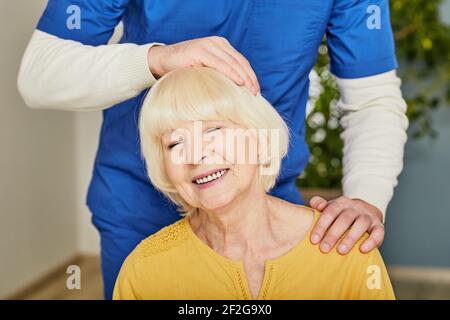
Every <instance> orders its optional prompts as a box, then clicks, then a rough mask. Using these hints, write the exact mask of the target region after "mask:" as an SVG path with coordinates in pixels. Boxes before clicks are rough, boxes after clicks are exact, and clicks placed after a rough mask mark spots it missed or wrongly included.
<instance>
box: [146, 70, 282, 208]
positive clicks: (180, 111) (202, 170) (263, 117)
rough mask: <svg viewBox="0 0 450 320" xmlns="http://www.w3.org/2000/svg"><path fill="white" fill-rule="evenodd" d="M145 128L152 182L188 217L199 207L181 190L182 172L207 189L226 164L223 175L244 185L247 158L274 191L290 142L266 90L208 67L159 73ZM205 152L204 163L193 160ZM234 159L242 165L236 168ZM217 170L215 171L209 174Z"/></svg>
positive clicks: (152, 93) (151, 92)
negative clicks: (263, 93)
mask: <svg viewBox="0 0 450 320" xmlns="http://www.w3.org/2000/svg"><path fill="white" fill-rule="evenodd" d="M139 130H140V136H141V149H142V155H143V157H144V160H145V163H146V167H147V172H148V175H149V177H150V180H151V182H152V184H153V185H154V186H155V187H157V188H158V189H159V190H161V191H162V192H163V193H164V194H165V195H166V196H167V197H168V198H169V199H171V200H172V201H173V202H174V203H176V204H178V205H179V207H180V211H181V212H182V214H183V215H187V216H189V215H190V214H192V213H193V212H194V211H196V210H197V207H196V206H194V205H193V204H192V203H189V201H186V200H187V199H186V198H184V197H182V196H181V194H180V190H178V189H177V188H176V186H175V184H174V179H175V180H176V179H177V178H178V176H176V174H177V173H179V174H180V175H181V179H185V180H186V182H188V186H189V187H190V188H192V189H193V185H192V183H191V182H193V180H196V179H201V181H199V182H200V183H196V184H197V185H198V188H200V189H205V188H207V187H212V186H213V185H217V184H218V182H220V181H214V182H213V181H211V182H209V183H205V182H207V181H205V180H213V179H216V178H218V177H217V174H218V173H219V174H221V173H220V171H222V170H226V171H225V172H224V176H223V178H222V180H224V179H225V178H226V176H233V177H234V178H235V181H234V183H239V181H242V179H241V180H239V179H238V176H237V174H238V170H239V169H240V170H241V173H242V172H243V170H242V169H243V168H244V167H245V164H247V165H250V164H257V165H258V166H260V168H259V169H260V172H261V173H262V174H261V175H258V177H260V179H261V183H262V185H263V186H264V190H265V191H266V192H268V191H270V189H271V188H272V187H273V186H274V185H275V181H276V178H277V176H278V173H279V168H280V163H281V159H282V158H283V157H284V156H285V155H286V154H287V150H288V141H289V129H288V127H287V126H286V124H285V122H284V121H283V119H282V118H281V117H280V115H279V114H278V113H277V111H276V110H275V109H274V108H273V107H272V105H271V104H270V103H269V102H268V101H267V100H266V99H265V98H264V97H263V96H261V95H260V94H258V95H257V96H256V97H255V96H253V95H252V94H251V93H250V91H248V89H246V88H245V87H239V86H237V85H236V84H235V83H234V82H232V81H231V80H230V79H229V78H227V77H225V76H223V75H222V74H220V73H219V72H217V71H215V70H213V69H211V68H207V67H191V68H184V69H180V70H175V71H172V72H170V73H168V74H166V75H165V76H164V77H163V78H161V79H160V80H159V81H158V82H157V83H156V84H155V85H154V86H153V87H152V89H151V90H150V92H149V93H148V95H147V97H146V98H145V100H144V102H143V105H142V109H141V114H140V120H139ZM203 146H204V147H203ZM249 149H251V150H249ZM208 152H209V153H210V154H209V155H207V154H206V153H208ZM202 157H203V160H202V163H203V165H197V166H195V165H193V164H195V163H197V164H198V163H199V161H200V158H202ZM169 159H170V160H171V161H168V160H169ZM233 163H234V164H240V165H241V166H234V167H231V164H233ZM170 164H179V165H178V166H175V165H173V166H172V165H170ZM188 165H190V166H188ZM242 165H244V166H242ZM267 168H270V169H272V170H267ZM177 169H178V171H177ZM187 171H188V172H187ZM213 173H215V174H216V176H214V175H211V176H209V175H210V174H213ZM230 173H231V174H230ZM169 175H172V177H169ZM174 175H175V176H174ZM202 182H203V183H202ZM193 183H195V182H193Z"/></svg>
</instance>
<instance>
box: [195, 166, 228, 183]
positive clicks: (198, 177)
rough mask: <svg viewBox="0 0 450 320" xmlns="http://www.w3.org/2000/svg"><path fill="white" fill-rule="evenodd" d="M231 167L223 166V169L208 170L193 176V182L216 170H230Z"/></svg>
mask: <svg viewBox="0 0 450 320" xmlns="http://www.w3.org/2000/svg"><path fill="white" fill-rule="evenodd" d="M228 169H230V168H222V169H214V170H210V171H208V172H205V173H203V174H201V175H198V176H195V177H194V178H192V182H195V180H198V179H201V178H205V177H207V176H209V175H210V174H212V173H214V172H220V171H222V170H228Z"/></svg>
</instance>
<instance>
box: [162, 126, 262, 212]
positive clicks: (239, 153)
mask: <svg viewBox="0 0 450 320" xmlns="http://www.w3.org/2000/svg"><path fill="white" fill-rule="evenodd" d="M254 132H255V131H253V132H252V131H251V130H247V129H246V128H244V127H242V126H239V125H236V124H234V123H232V122H230V121H192V122H189V123H185V124H184V125H183V126H182V127H181V128H177V129H176V130H174V131H172V132H170V133H167V134H165V135H164V136H163V138H162V144H163V148H164V160H165V170H166V174H167V175H168V178H169V179H170V181H171V182H172V184H173V185H174V186H175V188H176V189H177V191H178V193H179V194H180V196H181V197H182V198H183V199H184V200H185V201H186V202H188V203H189V204H190V205H192V206H194V207H198V208H202V209H205V210H214V209H218V208H220V207H223V206H226V205H227V204H229V203H231V202H232V201H233V200H234V199H236V198H237V196H238V195H239V194H240V193H242V192H244V191H246V190H249V189H251V188H262V186H260V185H259V179H258V180H255V178H257V175H258V157H257V150H258V148H257V138H256V136H257V135H255V133H254Z"/></svg>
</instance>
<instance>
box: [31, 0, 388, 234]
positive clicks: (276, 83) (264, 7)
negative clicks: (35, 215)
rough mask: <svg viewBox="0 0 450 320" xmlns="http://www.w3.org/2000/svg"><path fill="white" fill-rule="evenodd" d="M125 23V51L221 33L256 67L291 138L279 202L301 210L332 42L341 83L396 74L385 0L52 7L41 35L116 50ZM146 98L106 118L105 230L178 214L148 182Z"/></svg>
mask: <svg viewBox="0 0 450 320" xmlns="http://www.w3.org/2000/svg"><path fill="white" fill-rule="evenodd" d="M71 6H72V7H71ZM73 6H77V7H76V8H79V13H80V16H81V21H80V25H79V27H80V28H79V29H76V28H75V29H70V28H68V27H67V20H68V18H69V19H70V17H71V15H72V14H73V13H74V12H75V11H73V8H74V7H73ZM121 20H123V24H124V35H123V37H122V39H121V41H120V42H121V43H136V44H145V43H149V42H162V43H166V44H168V45H170V44H173V43H177V42H180V41H184V40H189V39H194V38H200V37H207V36H212V35H218V36H223V37H225V38H227V39H228V41H229V42H230V43H231V45H232V46H233V47H234V48H236V50H238V51H239V52H241V53H242V54H243V55H244V56H245V57H246V58H247V59H248V60H249V62H250V64H251V66H252V67H253V69H254V71H255V73H256V75H257V78H258V80H259V83H260V85H261V93H262V95H263V96H264V97H265V98H266V99H267V100H268V101H269V102H270V103H271V104H272V105H273V106H274V107H275V108H276V109H277V110H278V112H279V113H280V115H281V116H282V117H283V118H284V120H285V121H286V122H287V124H288V126H289V128H290V130H291V136H292V139H291V141H290V148H289V153H288V155H287V157H286V158H285V159H284V160H283V162H282V168H281V175H280V178H279V180H278V183H277V185H276V186H275V188H274V190H273V191H272V192H271V194H273V195H276V196H279V197H281V198H283V199H285V200H288V201H291V202H293V203H297V204H303V199H302V198H301V195H300V194H299V192H298V191H297V189H296V187H295V180H296V178H297V177H298V176H299V175H300V173H301V172H302V170H303V169H304V167H305V165H306V164H307V162H308V159H309V150H308V147H307V145H306V143H305V107H306V102H307V99H308V88H309V79H308V74H309V72H310V71H311V69H312V67H313V65H314V63H315V61H316V58H317V54H318V47H319V45H320V43H321V40H322V38H323V36H324V34H326V35H327V41H328V47H329V53H330V57H331V72H332V73H334V74H335V75H337V76H338V77H341V78H358V77H366V76H371V75H374V74H378V73H382V72H386V71H389V70H392V69H395V68H396V67H397V62H396V58H395V53H394V43H393V35H392V31H391V26H390V21H389V5H388V1H387V0H277V1H274V0H239V1H237V0H170V1H169V0H49V2H48V5H47V8H46V10H45V12H44V14H43V16H42V17H41V19H40V21H39V23H38V26H37V28H38V29H39V30H42V31H44V32H48V33H50V34H53V35H55V36H58V37H60V38H63V39H71V40H75V41H79V42H82V43H84V44H88V45H93V46H97V45H102V44H106V43H107V42H108V40H109V39H110V37H111V35H112V33H113V31H114V28H115V27H116V25H117V24H118V23H119V21H121ZM67 63H70V61H68V62H67ZM68 90H70V88H68ZM143 95H144V92H143V93H141V94H140V95H139V96H137V97H136V98H133V99H130V100H127V101H125V102H122V103H119V104H117V105H115V106H112V107H110V108H108V109H106V110H104V111H103V124H102V128H101V132H100V143H99V147H98V151H97V155H96V160H95V164H94V170H93V177H92V180H91V183H90V186H89V192H88V196H87V205H88V206H89V207H90V208H91V210H92V211H93V212H94V213H95V214H97V215H101V217H102V220H103V221H107V223H111V224H114V225H116V226H118V227H119V226H121V225H123V224H126V225H128V226H129V227H130V228H136V229H139V228H147V227H148V226H147V224H145V223H141V222H142V221H144V220H146V221H148V220H149V219H150V221H151V223H152V224H153V225H154V226H155V230H154V231H156V230H157V229H159V228H161V227H162V226H165V225H168V224H170V223H171V222H174V221H175V220H177V219H179V216H178V215H177V214H176V213H175V211H174V210H167V208H169V207H170V206H172V204H170V203H169V202H168V200H166V199H165V198H164V197H163V196H162V195H161V194H160V193H159V192H157V190H155V189H154V187H153V186H152V185H151V183H150V181H149V179H148V177H147V175H146V171H145V167H144V161H143V159H142V156H141V154H140V148H139V143H140V142H139V136H138V127H137V123H138V122H137V121H138V116H139V110H140V103H141V101H142V98H143ZM117 208H122V209H121V210H122V212H119V213H118V209H117ZM171 209H173V208H171ZM143 232H146V233H148V230H147V231H145V230H143Z"/></svg>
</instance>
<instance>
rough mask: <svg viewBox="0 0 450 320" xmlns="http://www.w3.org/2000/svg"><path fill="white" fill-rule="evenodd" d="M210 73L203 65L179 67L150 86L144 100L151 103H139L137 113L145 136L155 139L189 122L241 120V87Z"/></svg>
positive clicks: (235, 121) (238, 121)
mask: <svg viewBox="0 0 450 320" xmlns="http://www.w3.org/2000/svg"><path fill="white" fill-rule="evenodd" d="M211 72H216V71H214V70H212V69H210V68H206V67H199V68H189V71H188V70H184V69H179V70H176V71H173V72H172V73H171V74H168V75H167V77H165V78H164V79H163V80H161V81H159V82H157V83H156V84H155V85H154V86H153V87H152V89H151V90H150V92H149V96H148V97H147V98H146V99H145V101H151V103H150V104H149V105H147V106H145V105H144V106H143V111H142V114H141V117H142V118H145V119H142V118H141V121H142V122H143V125H144V127H143V129H145V131H146V134H147V137H148V138H151V139H158V140H159V139H160V138H161V137H162V136H163V135H164V134H165V133H167V132H171V131H173V130H176V129H177V128H180V127H182V124H183V123H186V122H191V121H218V120H229V121H231V122H234V123H240V122H241V119H240V117H239V114H240V113H239V110H240V109H242V108H240V107H239V105H240V104H242V102H243V97H242V96H241V90H239V89H237V86H236V85H235V84H234V83H233V82H232V81H231V80H230V79H228V78H220V77H217V75H214V74H211ZM145 101H144V104H145Z"/></svg>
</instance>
